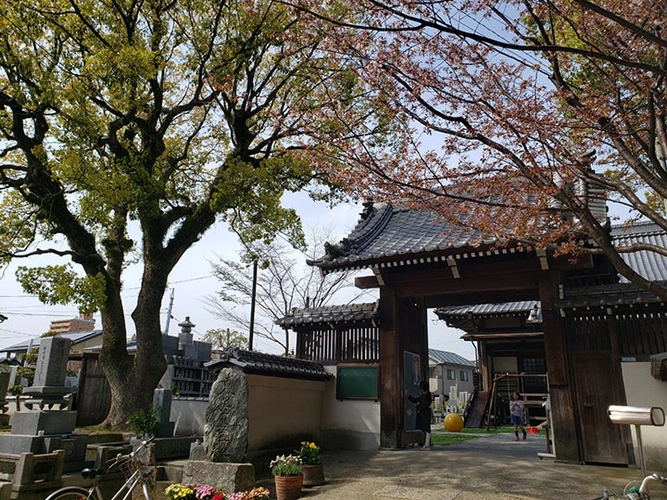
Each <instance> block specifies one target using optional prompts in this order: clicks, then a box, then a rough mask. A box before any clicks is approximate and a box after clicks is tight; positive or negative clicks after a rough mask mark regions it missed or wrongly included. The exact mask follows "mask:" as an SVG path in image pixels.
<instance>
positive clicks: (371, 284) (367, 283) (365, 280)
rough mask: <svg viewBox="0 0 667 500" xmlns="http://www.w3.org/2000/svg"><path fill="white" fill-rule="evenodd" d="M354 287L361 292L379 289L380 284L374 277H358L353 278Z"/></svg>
mask: <svg viewBox="0 0 667 500" xmlns="http://www.w3.org/2000/svg"><path fill="white" fill-rule="evenodd" d="M354 286H355V287H357V288H359V289H361V290H370V289H373V288H380V283H379V282H378V279H377V277H375V276H359V277H358V278H354Z"/></svg>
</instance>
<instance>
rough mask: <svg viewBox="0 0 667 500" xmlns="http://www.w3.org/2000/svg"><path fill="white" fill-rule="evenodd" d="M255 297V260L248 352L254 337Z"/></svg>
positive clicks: (250, 349)
mask: <svg viewBox="0 0 667 500" xmlns="http://www.w3.org/2000/svg"><path fill="white" fill-rule="evenodd" d="M256 295H257V259H255V261H254V262H253V263H252V297H251V298H250V332H249V333H248V350H249V351H252V340H253V337H254V335H255V301H256V299H255V298H256Z"/></svg>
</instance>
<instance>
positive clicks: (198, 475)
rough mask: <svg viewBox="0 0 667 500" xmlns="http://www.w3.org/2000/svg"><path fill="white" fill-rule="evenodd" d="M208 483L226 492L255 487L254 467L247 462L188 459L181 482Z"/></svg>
mask: <svg viewBox="0 0 667 500" xmlns="http://www.w3.org/2000/svg"><path fill="white" fill-rule="evenodd" d="M189 483H199V484H210V485H211V486H214V487H216V488H221V489H223V490H225V491H228V492H234V491H249V490H251V489H253V488H254V487H255V468H254V467H253V466H252V464H248V463H239V464H235V463H229V462H208V461H205V460H188V461H187V462H186V463H185V465H184V466H183V484H189Z"/></svg>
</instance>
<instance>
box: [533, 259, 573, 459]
mask: <svg viewBox="0 0 667 500" xmlns="http://www.w3.org/2000/svg"><path fill="white" fill-rule="evenodd" d="M560 282H561V275H560V273H559V272H555V271H544V272H542V273H540V280H539V290H540V301H541V304H542V326H543V329H544V351H545V356H546V363H547V376H548V379H549V394H550V399H551V417H552V422H553V433H554V443H555V450H556V458H557V459H559V460H566V461H570V462H582V461H583V459H582V450H581V446H580V444H581V438H580V432H579V416H578V411H577V408H576V398H575V394H574V384H573V382H572V380H570V376H569V363H568V354H567V353H568V351H567V339H566V336H565V331H564V329H563V322H562V321H561V318H560V314H559V313H558V310H557V309H556V307H555V306H554V304H555V301H556V299H557V298H558V291H559V285H560Z"/></svg>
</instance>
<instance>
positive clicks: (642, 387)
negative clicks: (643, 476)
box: [621, 362, 667, 473]
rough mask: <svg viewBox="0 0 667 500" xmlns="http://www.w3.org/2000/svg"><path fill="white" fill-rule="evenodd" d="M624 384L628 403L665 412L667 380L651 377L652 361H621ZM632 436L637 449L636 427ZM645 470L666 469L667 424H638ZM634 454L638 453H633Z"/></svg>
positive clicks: (666, 405) (666, 409)
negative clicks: (660, 425)
mask: <svg viewBox="0 0 667 500" xmlns="http://www.w3.org/2000/svg"><path fill="white" fill-rule="evenodd" d="M621 367H622V370H623V384H624V386H625V395H626V398H627V402H628V405H629V406H639V407H649V406H659V407H661V408H662V409H663V410H665V411H667V382H663V381H660V380H656V379H654V378H653V377H652V376H651V363H649V362H626V363H622V364H621ZM631 428H632V437H633V442H634V446H635V450H636V449H637V437H636V435H635V426H634V425H633V426H631ZM641 435H642V443H643V448H644V462H645V464H646V472H647V473H650V472H654V471H661V472H664V471H666V470H667V427H664V426H663V427H653V426H642V427H641ZM635 456H637V453H636V452H635Z"/></svg>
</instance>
